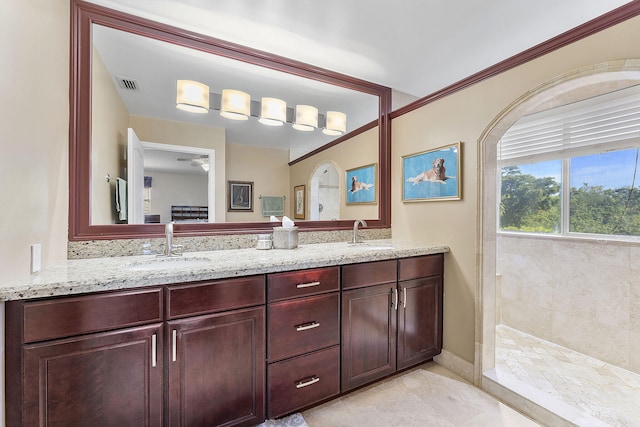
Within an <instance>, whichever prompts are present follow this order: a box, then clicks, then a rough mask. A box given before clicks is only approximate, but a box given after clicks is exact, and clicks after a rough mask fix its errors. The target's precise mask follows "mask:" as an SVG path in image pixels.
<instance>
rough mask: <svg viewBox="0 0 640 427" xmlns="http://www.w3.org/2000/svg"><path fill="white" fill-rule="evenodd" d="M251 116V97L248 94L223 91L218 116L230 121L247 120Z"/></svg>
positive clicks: (229, 90) (228, 90) (237, 91)
mask: <svg viewBox="0 0 640 427" xmlns="http://www.w3.org/2000/svg"><path fill="white" fill-rule="evenodd" d="M250 114H251V97H250V96H249V94H248V93H245V92H242V91H239V90H233V89H224V90H223V91H222V101H221V106H220V115H221V116H222V117H225V118H227V119H231V120H247V119H248V118H249V115H250Z"/></svg>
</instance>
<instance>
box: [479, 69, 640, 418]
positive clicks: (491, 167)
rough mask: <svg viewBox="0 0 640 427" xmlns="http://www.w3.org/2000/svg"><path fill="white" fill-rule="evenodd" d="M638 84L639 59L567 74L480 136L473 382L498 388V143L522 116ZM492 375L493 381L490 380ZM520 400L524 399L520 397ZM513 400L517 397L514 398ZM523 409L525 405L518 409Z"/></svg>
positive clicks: (534, 92) (509, 111)
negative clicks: (495, 385) (496, 382)
mask: <svg viewBox="0 0 640 427" xmlns="http://www.w3.org/2000/svg"><path fill="white" fill-rule="evenodd" d="M637 84H640V60H638V59H632V60H624V61H611V62H606V63H602V64H597V65H593V66H589V67H583V68H580V69H578V70H575V71H572V72H569V73H566V74H563V75H561V76H558V77H557V78H554V79H552V80H550V81H547V82H545V83H543V84H541V85H539V86H538V87H536V88H534V89H532V90H531V91H529V92H527V93H525V94H523V95H522V96H521V97H519V98H518V99H516V100H515V101H514V102H513V103H511V104H510V105H509V106H508V107H507V108H505V109H504V110H503V111H502V112H501V113H500V114H498V115H497V116H496V117H495V118H494V120H493V121H492V122H491V123H490V124H489V125H488V126H487V127H486V128H485V131H484V132H483V133H482V135H481V137H480V138H479V140H478V142H479V143H478V159H479V168H478V180H479V183H480V184H479V188H480V189H481V192H482V194H481V196H480V197H479V198H478V204H479V206H478V212H479V214H480V221H479V223H478V224H479V226H478V241H479V242H480V248H479V262H478V273H477V281H476V283H477V301H476V355H475V356H476V357H475V372H474V382H475V383H476V384H477V385H479V386H481V387H482V388H484V389H487V390H489V391H490V392H494V391H495V390H496V388H495V387H494V378H495V377H494V376H492V375H488V374H489V373H490V372H491V371H492V370H494V368H495V350H496V335H495V334H496V324H497V321H496V318H497V312H498V304H497V301H496V300H497V292H499V289H498V286H497V284H498V279H497V270H496V265H497V261H498V260H497V254H498V252H497V251H498V233H497V224H498V216H497V215H498V213H497V207H498V199H497V198H498V189H497V178H498V173H499V169H498V162H497V144H498V141H499V140H500V138H501V137H502V135H503V134H504V133H505V132H506V131H507V130H508V129H509V128H510V127H511V126H512V125H513V124H514V123H515V122H516V121H517V120H518V119H519V118H521V117H523V116H526V115H529V114H532V113H536V112H539V111H543V110H547V109H550V108H554V107H558V106H561V105H566V104H569V103H572V102H576V101H580V100H583V99H586V98H591V97H594V96H597V95H601V94H604V93H608V92H612V91H615V90H619V89H623V88H626V87H629V86H633V85H637ZM488 380H489V381H488ZM520 401H521V400H520ZM513 402H518V399H514V400H513ZM520 409H523V408H520Z"/></svg>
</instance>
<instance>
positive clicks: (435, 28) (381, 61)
mask: <svg viewBox="0 0 640 427" xmlns="http://www.w3.org/2000/svg"><path fill="white" fill-rule="evenodd" d="M92 1H93V2H94V3H97V4H102V5H104V6H107V7H111V8H113V9H119V10H122V11H125V12H128V13H132V14H136V15H139V16H144V17H147V18H150V19H153V20H156V21H161V22H164V23H168V24H171V25H175V26H179V27H183V28H186V29H190V30H193V31H196V32H199V33H203V34H206V35H209V36H213V37H217V38H220V39H223V40H227V41H231V42H235V43H238V44H241V45H245V46H249V47H252V48H255V49H260V50H264V51H266V52H270V53H274V54H277V55H281V56H284V57H288V58H291V59H296V60H299V61H302V62H306V63H309V64H312V65H316V66H319V67H322V68H327V69H330V70H334V71H337V72H340V73H343V74H347V75H352V76H355V77H359V78H361V79H364V80H368V81H372V82H375V83H379V84H382V85H385V86H388V87H391V88H392V89H394V90H397V91H400V92H404V93H407V94H410V95H413V96H416V97H423V96H426V95H428V94H430V93H432V92H435V91H437V90H438V89H441V88H443V87H446V86H448V85H449V84H451V83H454V82H456V81H459V80H461V79H463V78H465V77H467V76H469V75H472V74H474V73H476V72H477V71H480V70H483V69H485V68H487V67H489V66H491V65H493V64H495V63H497V62H499V61H501V60H503V59H506V58H508V57H510V56H513V55H515V54H517V53H519V52H522V51H524V50H526V49H528V48H530V47H532V46H535V45H536V44H539V43H541V42H544V41H546V40H548V39H550V38H552V37H554V36H556V35H559V34H561V33H563V32H565V31H567V30H569V29H571V28H574V27H576V26H578V25H580V24H583V23H585V22H587V21H589V20H591V19H594V18H596V17H598V16H600V15H602V14H604V13H606V12H608V11H610V10H613V9H615V8H616V7H619V6H621V5H623V4H625V3H628V0H561V1H559V0H528V1H525V0H518V1H516V0H490V1H478V0H475V1H474V0H467V1H460V0H458V1H455V0H402V1H389V0H323V1H317V0H316V1H312V0H296V1H292V0H260V1H255V0H92Z"/></svg>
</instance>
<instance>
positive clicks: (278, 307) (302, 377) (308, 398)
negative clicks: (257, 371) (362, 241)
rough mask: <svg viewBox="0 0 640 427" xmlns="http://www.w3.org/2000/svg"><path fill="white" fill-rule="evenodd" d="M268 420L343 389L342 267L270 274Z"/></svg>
mask: <svg viewBox="0 0 640 427" xmlns="http://www.w3.org/2000/svg"><path fill="white" fill-rule="evenodd" d="M267 289H268V300H269V303H268V305H267V311H268V317H269V327H268V339H267V361H268V365H267V371H268V374H267V378H268V385H267V390H268V391H267V396H268V405H267V406H268V418H276V417H280V416H283V415H286V414H289V413H291V412H294V411H296V410H298V409H301V408H304V407H307V406H310V405H312V404H314V403H316V402H320V401H322V400H326V399H328V398H330V397H332V396H337V395H338V394H339V393H340V268H339V267H327V268H318V269H310V270H301V271H295V272H287V273H275V274H269V275H268V276H267Z"/></svg>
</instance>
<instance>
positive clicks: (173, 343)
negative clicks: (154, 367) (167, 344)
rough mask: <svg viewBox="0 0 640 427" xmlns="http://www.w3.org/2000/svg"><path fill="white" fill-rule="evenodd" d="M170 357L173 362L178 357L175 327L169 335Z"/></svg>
mask: <svg viewBox="0 0 640 427" xmlns="http://www.w3.org/2000/svg"><path fill="white" fill-rule="evenodd" d="M171 359H172V360H173V361H174V362H175V361H176V360H177V359H178V331H177V330H175V329H174V330H173V332H172V337H171Z"/></svg>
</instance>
